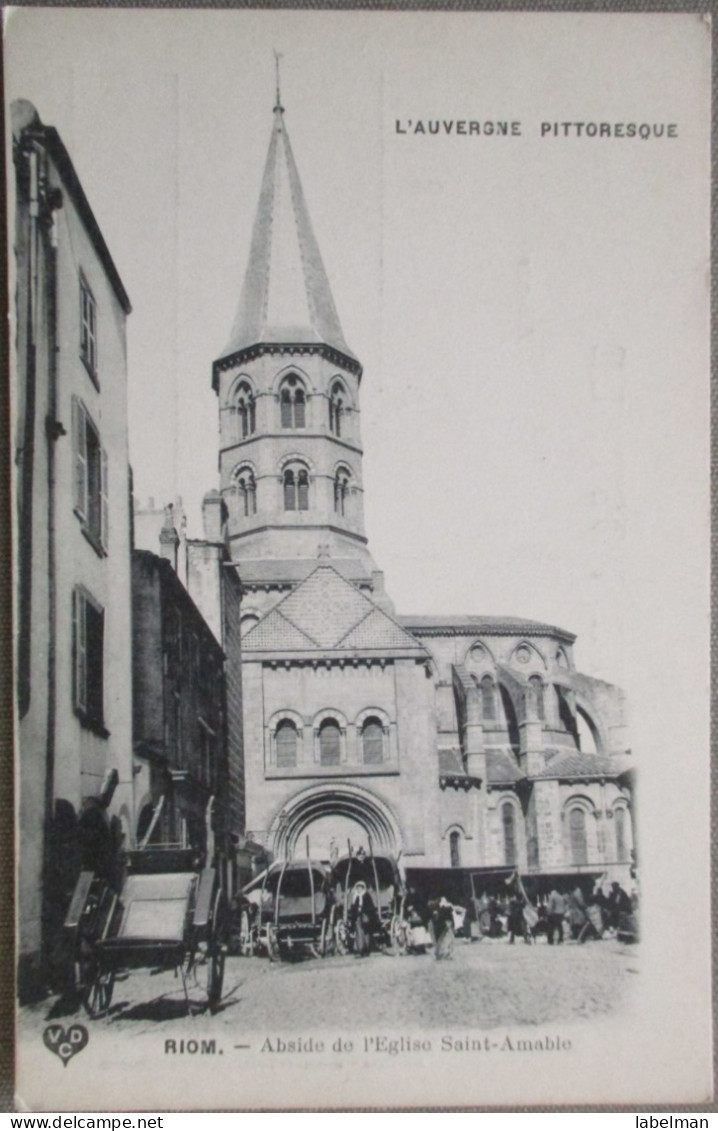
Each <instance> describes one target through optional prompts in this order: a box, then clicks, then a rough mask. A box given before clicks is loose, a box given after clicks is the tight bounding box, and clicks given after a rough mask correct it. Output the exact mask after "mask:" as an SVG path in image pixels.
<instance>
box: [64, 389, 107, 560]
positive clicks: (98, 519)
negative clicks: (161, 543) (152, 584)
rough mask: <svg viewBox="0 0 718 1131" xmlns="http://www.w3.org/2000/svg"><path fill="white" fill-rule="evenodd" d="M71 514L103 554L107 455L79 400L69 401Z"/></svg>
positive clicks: (105, 525)
mask: <svg viewBox="0 0 718 1131" xmlns="http://www.w3.org/2000/svg"><path fill="white" fill-rule="evenodd" d="M72 435H73V446H74V452H73V455H74V462H75V514H76V515H77V517H78V518H79V520H80V522H81V523H82V530H83V533H84V534H85V535H86V537H87V539H88V541H89V542H90V543H91V544H92V546H93V547H94V548H95V550H96V551H97V553H98V554H105V553H107V525H108V523H107V452H106V451H105V449H104V448H103V447H102V444H101V443H100V433H99V432H98V431H97V428H96V427H95V425H94V423H93V421H92V418H91V417H90V414H89V413H88V411H87V409H86V408H85V406H84V404H83V403H82V401H81V400H80V399H79V397H73V399H72Z"/></svg>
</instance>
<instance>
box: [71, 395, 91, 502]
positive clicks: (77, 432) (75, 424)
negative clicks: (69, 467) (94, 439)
mask: <svg viewBox="0 0 718 1131" xmlns="http://www.w3.org/2000/svg"><path fill="white" fill-rule="evenodd" d="M72 442H73V450H74V457H75V510H76V511H77V512H78V514H79V515H80V516H81V517H82V518H83V519H85V520H87V421H86V416H85V408H84V405H83V404H82V401H79V400H78V399H77V397H73V398H72Z"/></svg>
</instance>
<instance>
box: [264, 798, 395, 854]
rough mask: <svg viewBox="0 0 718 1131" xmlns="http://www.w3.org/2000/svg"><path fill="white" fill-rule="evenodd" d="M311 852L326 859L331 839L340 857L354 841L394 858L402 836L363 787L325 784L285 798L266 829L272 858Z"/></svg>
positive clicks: (355, 844)
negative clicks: (287, 798) (287, 799)
mask: <svg viewBox="0 0 718 1131" xmlns="http://www.w3.org/2000/svg"><path fill="white" fill-rule="evenodd" d="M307 838H309V848H310V852H311V855H312V856H313V857H315V858H317V859H320V860H328V859H329V858H330V855H331V852H332V840H333V841H334V844H335V845H336V850H337V851H338V853H339V855H340V856H343V855H345V853H346V852H347V851H348V843H351V846H352V851H356V850H357V849H358V848H359V846H360V845H363V847H364V849H365V850H366V851H367V852H369V851H373V852H375V853H377V854H380V855H391V856H397V855H398V854H399V852H400V851H401V847H402V837H401V832H400V830H399V825H398V822H397V820H396V818H395V817H394V814H393V813H392V812H391V810H390V808H389V806H388V805H387V804H386V803H385V802H384V801H382V800H380V799H379V798H378V797H376V796H375V795H374V794H373V793H371V792H370V791H369V790H367V789H362V788H361V787H360V786H354V785H349V784H347V783H341V784H339V783H336V784H335V783H334V782H331V783H326V784H325V785H321V786H314V787H312V788H311V789H307V790H303V791H302V792H301V793H299V794H296V795H295V796H294V797H293V798H291V799H290V800H289V801H287V802H286V803H285V804H284V806H283V807H282V809H281V811H280V812H279V813H278V814H277V816H276V817H275V819H274V820H273V821H272V824H271V826H270V828H269V837H268V842H269V843H268V847H269V848H270V850H271V852H272V853H273V855H274V858H275V859H285V858H289V857H300V856H304V855H306V844H307Z"/></svg>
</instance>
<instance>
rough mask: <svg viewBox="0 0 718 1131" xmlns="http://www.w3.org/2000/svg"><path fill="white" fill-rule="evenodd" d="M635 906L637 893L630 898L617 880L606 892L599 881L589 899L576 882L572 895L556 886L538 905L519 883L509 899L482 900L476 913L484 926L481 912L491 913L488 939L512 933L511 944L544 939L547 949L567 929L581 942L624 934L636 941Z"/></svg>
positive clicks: (557, 942)
mask: <svg viewBox="0 0 718 1131" xmlns="http://www.w3.org/2000/svg"><path fill="white" fill-rule="evenodd" d="M637 902H638V901H637V895H636V893H635V892H634V893H633V894H632V895H631V896H629V895H628V893H627V892H626V891H624V889H623V888H622V887H621V885H620V884H619V883H618V882H617V881H614V882H613V883H612V884H611V887H610V889H609V890H608V891H606V890H605V889H604V887H603V886H602V884H600V883H597V884H596V885H595V887H594V890H593V892H592V893H591V894H590V895H588V896H585V895H584V892H583V890H582V888H581V887H580V886H579V885H578V884H577V885H576V886H575V888H574V889H573V890H572V891H571V892H570V893H568V894H564V893H563V892H561V891H559V890H558V888H557V887H553V888H552V889H551V891H550V892H549V894H548V896H547V897H544V898H540V899H539V901H538V903H537V905H536V906H535V907H534V905H533V904H532V903H530V902H529V900H528V898H527V897H526V894H525V892H524V891H523V890H522V888H521V886H520V885H519V884H517V886H516V889H515V890H514V892H513V894H512V895H511V896H510V897H509V898H508V900H503V901H502V900H499V899H497V898H496V897H495V896H491V897H490V898H489V899H488V901H487V902H485V904H484V905H482V904H481V902H479V904H478V908H477V910H479V916H478V917H479V921H480V922H481V912H483V911H487V912H488V930H487V931H486V933H487V934H488V935H489V937H494V938H496V937H499V936H503V935H504V934H508V936H509V942H510V943H513V942H515V940H516V939H517V938H523V940H524V942H526V943H530V942H532V941H535V940H536V939H537V938H538V937H539V936H545V937H546V940H547V942H548V943H549V945H550V946H554V945H557V944H560V943H562V942H563V941H564V937H565V935H564V932H565V931H567V932H568V934H569V935H570V937H571V938H572V939H574V940H576V941H577V942H586V941H587V940H588V939H590V938H603V937H604V936H605V935H606V934H620V933H621V932H622V933H623V934H625V936H626V937H627V938H628V937H630V938H635V937H636V936H637V929H636V912H637ZM485 918H486V917H484V921H485Z"/></svg>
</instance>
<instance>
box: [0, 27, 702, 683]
mask: <svg viewBox="0 0 718 1131" xmlns="http://www.w3.org/2000/svg"><path fill="white" fill-rule="evenodd" d="M9 37H10V46H11V51H10V55H9V62H8V68H7V70H8V73H7V87H8V91H7V93H8V97H9V99H12V98H14V97H26V98H29V99H30V100H31V101H33V102H34V104H35V105H36V107H37V109H38V111H39V113H40V116H41V118H42V119H43V121H44V122H46V123H48V124H52V125H55V126H56V127H57V129H58V130H59V132H60V135H61V136H62V138H63V140H64V142H65V144H66V145H67V147H68V149H69V151H70V154H71V156H72V159H73V161H74V163H75V166H76V169H77V171H78V173H79V176H80V178H81V180H82V183H83V185H84V187H85V190H86V192H87V195H88V197H89V200H90V202H91V205H92V207H93V209H94V211H95V215H96V217H97V219H98V222H99V224H100V226H101V228H102V231H103V233H104V235H105V237H106V240H107V243H108V245H109V247H110V250H111V253H112V255H113V258H114V260H115V263H116V265H117V267H118V269H119V272H120V275H121V277H122V279H123V282H124V284H125V286H126V288H127V290H128V292H129V294H130V298H131V300H132V304H133V313H132V315H131V316H130V319H129V323H128V342H129V354H128V366H129V437H130V456H131V462H132V465H133V471H134V480H135V489H136V495H137V496H138V498H139V499H140V500H142V501H146V500H147V499H148V498H149V497H153V498H154V500H155V501H156V502H157V503H164V502H166V501H169V500H170V499H172V498H173V497H174V496H175V495H181V496H182V498H183V500H184V503H185V507H186V510H187V514H188V521H189V532H190V533H191V534H193V535H195V536H199V535H200V534H201V525H200V503H201V498H202V495H203V494H204V492H205V491H206V490H208V489H209V488H211V487H215V486H216V485H217V482H218V472H217V435H218V423H217V422H218V416H217V402H216V397H215V394H214V393H213V392H212V389H211V363H212V361H213V359H214V358H215V357H217V356H219V355H220V354H221V352H222V349H223V347H224V345H225V343H226V341H227V338H228V335H229V331H230V327H231V324H232V321H233V318H234V314H235V310H236V306H237V302H238V298H239V290H240V285H241V280H242V276H243V273H244V268H245V265H246V260H247V255H248V250H249V240H250V234H251V225H252V220H253V217H254V212H255V209H256V205H257V199H258V194H259V185H260V179H261V174H262V169H263V164H264V160H265V156H266V150H267V146H268V143H269V136H270V129H271V118H272V114H271V111H272V106H273V103H274V84H275V73H274V57H273V51H274V50H277V51H279V52H280V53H281V55H282V61H281V76H282V77H281V82H282V101H283V104H284V106H285V108H286V114H285V122H286V126H287V129H288V131H289V135H290V138H291V141H292V146H293V150H294V154H295V157H296V160H297V164H298V167H299V172H300V176H301V179H302V183H303V187H304V191H305V196H306V199H307V202H308V207H309V211H310V215H311V217H312V222H313V225H314V229H315V233H316V235H317V239H318V242H319V246H320V249H321V252H322V256H323V258H324V263H325V266H326V269H327V273H328V276H329V279H330V283H331V287H332V291H333V295H334V298H335V302H336V305H337V308H338V312H339V317H340V320H341V323H342V327H343V330H344V335H345V339H346V341H347V342H348V344H349V346H350V347H351V349H352V350H353V351H354V352H355V353H356V354H357V355H358V356H359V358H360V359H361V361H362V363H363V365H364V377H363V381H362V387H361V428H362V437H363V443H364V487H365V515H366V527H367V532H368V535H369V541H370V547H371V549H372V552H373V555H374V558H375V560H376V561H377V562H378V563H379V565H380V567H381V568H383V569H384V571H385V574H386V583H387V588H388V590H389V592H390V593H391V594H392V596H393V598H394V601H395V604H396V607H397V610H398V611H399V612H401V613H423V614H429V613H436V614H439V613H477V614H481V613H486V614H506V615H516V616H523V617H528V618H533V619H537V620H544V621H547V622H549V623H553V624H558V625H560V626H562V627H564V628H568V629H570V630H571V631H573V632H576V633H577V634H578V637H579V640H578V645H577V650H576V654H577V661H578V663H579V666H580V667H582V668H583V669H585V670H588V671H591V672H592V674H594V675H597V676H599V677H601V678H605V679H608V680H610V681H612V682H618V683H621V684H623V685H624V686H627V687H628V689H629V693H630V692H632V691H633V690H634V689H637V690H638V692H639V694H642V693H643V692H644V691H645V693H646V694H649V693H650V686H649V680H648V677H647V675H646V674H645V658H646V653H647V652H648V651H650V650H652V649H653V648H658V649H669V650H671V651H675V649H676V647H684V646H686V645H688V646H694V644H693V643H692V642H690V641H688V640H687V639H686V638H685V635H681V633H682V628H681V624H682V623H683V622H684V621H685V622H686V623H690V616H692V615H695V616H697V617H698V618H699V619H700V616H701V615H702V611H703V609H702V605H701V600H702V599H703V598H704V597H705V592H706V589H705V586H706V584H707V571H706V568H705V554H706V546H707V526H706V516H707V493H706V492H707V471H706V469H707V459H706V450H707V449H706V443H707V420H708V416H707V342H708V337H707V324H708V323H707V317H708V316H707V310H708V307H707V291H706V271H707V207H708V175H707V168H708V149H707V136H708V135H707V107H708V102H707V98H706V97H704V98H703V101H701V94H702V93H703V94H705V90H706V89H707V83H708V75H709V71H708V67H709V60H708V53H707V50H705V49H704V47H703V45H704V42H705V41H706V39H707V37H706V32H705V27H704V25H702V23H701V21H700V19H699V17H695V18H693V17H686V16H670V15H657V16H654V17H650V18H646V16H641V15H638V16H630V15H627V14H621V15H620V16H617V17H616V16H611V17H605V16H599V15H590V14H574V15H554V14H543V15H536V14H530V15H529V14H526V13H524V14H522V15H521V16H520V17H517V16H515V15H509V14H497V13H475V14H464V15H458V14H457V15H449V14H447V13H422V14H419V13H411V14H405V13H391V14H390V13H382V14H381V15H379V16H376V15H373V14H371V13H327V12H322V13H312V12H281V13H277V12H210V11H206V10H205V11H201V12H187V11H182V12H180V11H142V12H137V11H134V12H131V11H95V10H88V9H80V10H74V11H72V10H52V9H41V10H34V9H24V10H15V11H13V12H12V13H11V15H10V18H9ZM689 75H690V76H691V78H690V81H687V76H689ZM459 120H476V121H479V122H480V123H481V130H482V131H483V123H485V122H487V121H508V122H518V123H520V125H519V127H518V128H519V130H520V136H515V137H497V136H487V135H485V134H484V133H483V132H482V133H480V134H479V135H470V136H469V135H462V136H459V135H458V134H456V132H455V128H454V130H453V132H452V133H451V134H450V135H448V136H447V135H446V134H445V133H444V134H443V135H442V134H439V135H436V134H434V135H429V134H428V133H425V134H421V133H419V134H416V133H412V132H411V128H410V127H409V126H408V125H407V123H408V122H412V123H416V122H417V121H422V122H429V121H432V122H436V121H440V122H444V121H459ZM567 120H568V121H586V122H589V121H595V122H609V123H616V122H623V123H626V122H637V123H648V124H650V125H651V126H652V125H654V124H664V125H667V124H669V123H673V124H674V125H675V126H676V131H677V134H678V136H677V137H675V138H671V139H669V138H668V137H666V136H665V134H664V136H663V137H662V138H651V139H639V138H635V139H631V140H629V139H626V138H623V139H619V138H610V139H599V138H595V139H590V138H586V137H583V138H580V139H578V138H575V137H569V138H564V137H559V138H556V137H553V136H552V135H551V134H550V133H549V135H548V136H544V137H542V136H541V123H542V122H548V123H553V122H556V121H567ZM397 122H399V129H401V130H404V131H405V132H402V133H399V132H397ZM426 128H427V130H428V126H427V127H426ZM687 562H690V567H689V570H688V573H689V574H690V588H691V591H692V592H693V593H694V595H695V606H691V609H690V610H686V611H685V612H686V614H688V619H687V620H686V616H684V613H683V612H681V614H680V615H678V612H677V610H676V616H675V620H673V614H670V618H671V620H672V623H671V625H670V627H669V629H667V630H666V631H665V633H664V635H665V639H662V631H663V630H662V629H661V627H660V625H657V624H656V619H658V620H660V619H661V618H660V616H659V617H658V618H657V614H658V613H659V612H660V611H665V610H666V608H667V606H668V605H669V603H670V604H671V605H675V593H676V589H677V588H680V587H682V586H683V587H685V585H686V580H687V577H688V575H687V573H686V563H687ZM691 571H693V572H692V573H691ZM647 632H650V634H651V636H652V640H653V642H652V643H651V644H650V645H649V644H648V643H647V640H646V633H647ZM642 673H643V674H642ZM642 679H643V680H644V681H645V685H646V686H645V688H643V687H642V685H641V680H642Z"/></svg>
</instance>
